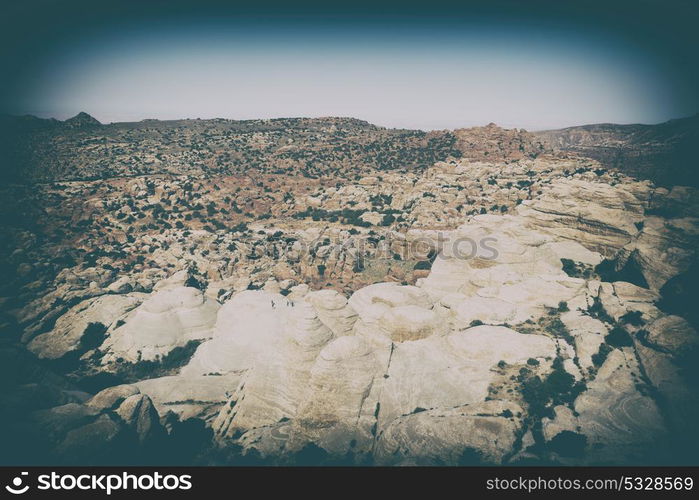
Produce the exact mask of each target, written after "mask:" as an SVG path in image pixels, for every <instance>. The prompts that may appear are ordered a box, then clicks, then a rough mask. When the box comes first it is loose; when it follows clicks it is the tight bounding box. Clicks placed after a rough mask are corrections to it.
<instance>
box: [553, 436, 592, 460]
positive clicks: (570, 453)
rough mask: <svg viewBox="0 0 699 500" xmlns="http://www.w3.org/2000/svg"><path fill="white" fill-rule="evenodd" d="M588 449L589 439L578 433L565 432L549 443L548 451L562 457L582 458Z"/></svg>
mask: <svg viewBox="0 0 699 500" xmlns="http://www.w3.org/2000/svg"><path fill="white" fill-rule="evenodd" d="M586 447H587V437H585V436H584V435H582V434H578V433H577V432H572V431H563V432H560V433H558V434H556V435H555V436H554V437H553V439H552V440H551V441H549V442H548V449H549V450H550V451H553V452H555V453H558V454H559V455H560V456H562V457H582V456H583V455H584V454H585V448H586Z"/></svg>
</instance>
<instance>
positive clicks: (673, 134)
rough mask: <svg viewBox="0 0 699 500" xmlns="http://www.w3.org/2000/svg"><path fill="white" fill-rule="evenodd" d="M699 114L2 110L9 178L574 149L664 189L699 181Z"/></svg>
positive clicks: (315, 166) (224, 170) (347, 165)
mask: <svg viewBox="0 0 699 500" xmlns="http://www.w3.org/2000/svg"><path fill="white" fill-rule="evenodd" d="M697 143H699V115H695V116H692V117H689V118H682V119H677V120H670V121H668V122H665V123H661V124H657V125H617V124H609V123H602V124H591V125H582V126H576V127H567V128H564V129H558V130H546V131H540V132H527V131H526V130H524V129H516V128H515V129H503V128H501V127H498V126H497V125H495V124H492V123H491V124H489V125H487V126H484V127H471V128H463V129H456V130H438V131H431V132H425V131H421V130H409V129H389V128H385V127H380V126H376V125H373V124H371V123H369V122H367V121H364V120H360V119H356V118H348V117H323V118H274V119H252V120H229V119H223V118H215V119H182V120H155V119H146V120H142V121H139V122H122V123H111V124H101V123H100V122H99V121H98V120H97V119H95V118H94V117H92V116H90V115H89V114H88V113H85V112H81V113H78V114H77V115H76V116H74V117H72V118H69V119H67V120H65V121H59V120H56V119H53V118H49V119H43V118H37V117H35V116H31V115H26V116H8V115H4V116H0V145H1V146H2V154H3V155H4V156H5V158H4V159H3V162H2V163H3V171H2V172H1V174H2V177H3V178H4V179H6V180H12V181H15V182H36V181H40V182H41V181H44V182H45V181H58V180H71V179H95V178H109V177H123V176H127V177H128V176H135V175H153V174H161V173H165V174H192V175H207V174H214V175H221V174H224V175H225V174H240V173H250V172H267V173H275V172H276V173H286V174H290V173H294V174H298V175H302V176H307V177H317V176H323V175H332V173H333V171H334V170H336V169H344V170H347V171H353V172H356V173H360V172H362V171H366V170H371V169H376V170H401V169H402V170H406V171H408V170H415V169H418V170H421V169H424V168H427V167H429V166H430V165H432V164H433V163H434V162H436V161H443V160H447V159H449V158H466V159H471V160H475V161H517V160H520V159H526V158H536V157H537V156H539V155H542V154H548V155H551V154H555V155H570V154H574V155H579V156H584V157H589V158H592V159H595V160H597V161H599V162H600V163H602V164H603V165H604V166H606V167H608V168H616V169H619V170H620V171H622V172H624V173H626V174H629V175H632V176H634V177H637V178H641V179H650V180H652V181H654V182H655V183H657V184H659V185H676V184H684V185H692V186H699V174H698V171H697V169H696V168H694V167H693V165H694V148H695V145H696V144H697Z"/></svg>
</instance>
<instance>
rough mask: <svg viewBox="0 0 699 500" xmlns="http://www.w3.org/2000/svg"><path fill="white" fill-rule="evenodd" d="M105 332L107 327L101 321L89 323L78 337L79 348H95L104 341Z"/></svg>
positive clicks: (86, 349)
mask: <svg viewBox="0 0 699 500" xmlns="http://www.w3.org/2000/svg"><path fill="white" fill-rule="evenodd" d="M106 332H107V327H106V326H105V325H103V324H102V323H99V322H97V323H89V324H88V325H87V327H85V330H84V331H83V335H82V337H81V338H80V348H81V350H82V351H89V350H90V349H96V348H97V347H99V346H101V345H102V342H104V334H105V333H106Z"/></svg>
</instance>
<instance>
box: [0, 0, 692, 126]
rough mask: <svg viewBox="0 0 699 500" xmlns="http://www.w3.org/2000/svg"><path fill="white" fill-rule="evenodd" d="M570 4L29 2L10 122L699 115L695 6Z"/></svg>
mask: <svg viewBox="0 0 699 500" xmlns="http://www.w3.org/2000/svg"><path fill="white" fill-rule="evenodd" d="M561 4H564V5H563V6H561ZM565 4H566V3H565V2H538V1H536V0H531V1H530V2H516V1H507V0H495V1H491V2H478V3H476V2H470V3H469V2H463V3H462V4H461V5H460V6H459V7H458V8H457V7H452V6H448V5H442V4H440V3H439V2H434V3H430V2H422V3H420V4H410V3H409V2H407V3H406V2H401V3H393V4H391V3H386V4H382V3H381V2H372V3H366V4H364V3H361V2H356V3H353V4H352V6H351V7H345V8H337V7H328V6H327V4H312V3H309V4H294V5H293V6H290V5H289V3H286V4H275V3H274V2H272V3H268V4H266V7H265V8H264V9H263V8H261V7H254V6H252V7H251V6H248V7H244V8H243V7H238V6H236V4H235V3H234V2H233V3H231V2H227V3H222V2H206V1H203V2H201V1H200V2H180V1H170V2H162V1H158V0H155V1H152V2H148V3H147V4H145V5H147V7H144V6H143V5H144V4H143V3H140V4H139V3H135V2H114V3H110V4H109V5H106V3H105V6H103V7H95V5H93V4H91V3H85V2H70V1H68V2H55V1H54V2H52V1H48V0H47V1H29V2H22V3H17V4H16V5H13V7H11V8H10V11H9V12H8V14H9V15H7V16H5V22H6V23H7V25H6V26H4V28H5V29H4V30H3V33H4V34H3V35H2V36H3V37H4V38H5V39H4V40H2V39H0V42H4V43H3V47H4V48H3V49H2V53H1V54H0V57H2V65H3V67H4V68H5V69H6V73H7V75H9V77H8V78H6V79H5V80H4V81H3V82H2V83H0V92H2V103H1V104H2V109H3V111H5V112H9V113H13V114H34V115H37V116H41V117H55V118H58V119H65V118H68V117H70V116H73V115H75V114H77V113H78V112H79V111H85V112H88V113H90V114H91V115H93V116H95V117H96V118H97V119H99V120H100V121H102V122H103V123H108V122H116V121H138V120H141V119H145V118H157V119H178V118H230V119H252V118H275V117H297V116H307V117H319V116H351V117H355V118H360V119H364V120H367V121H369V122H372V123H375V124H377V125H382V126H387V127H397V128H419V129H423V130H430V129H444V128H459V127H468V126H474V125H484V124H487V123H490V122H495V123H497V124H498V125H501V126H505V127H519V128H527V129H529V130H542V129H547V128H561V127H565V126H572V125H580V124H585V123H600V122H613V123H658V122H662V121H666V120H668V119H671V118H678V117H682V116H688V115H692V114H694V113H696V112H697V111H699V98H698V96H697V88H699V86H698V85H697V83H699V69H698V68H699V66H698V64H697V62H698V56H697V48H699V44H697V35H696V34H695V33H694V32H695V29H694V27H695V22H696V21H697V20H699V17H698V16H697V14H696V12H695V11H696V9H694V8H693V7H692V6H691V2H682V1H677V2H668V1H665V2H662V3H661V2H654V1H649V0H637V1H636V2H631V3H630V2H621V1H619V2H614V0H608V1H607V2H595V1H585V0H581V1H579V2H575V3H572V2H571V3H569V4H568V6H567V7H566V5H565ZM692 16H693V17H692ZM10 42H12V43H10Z"/></svg>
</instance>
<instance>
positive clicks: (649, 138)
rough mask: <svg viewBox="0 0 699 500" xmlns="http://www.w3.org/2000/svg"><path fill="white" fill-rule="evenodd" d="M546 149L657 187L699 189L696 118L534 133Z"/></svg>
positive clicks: (698, 137) (698, 138) (581, 127)
mask: <svg viewBox="0 0 699 500" xmlns="http://www.w3.org/2000/svg"><path fill="white" fill-rule="evenodd" d="M534 136H536V137H537V138H539V139H540V140H542V141H543V142H545V143H546V144H547V145H549V146H550V147H553V148H555V149H559V150H562V151H569V152H575V153H579V154H581V155H583V156H587V157H589V158H594V159H595V160H598V161H599V162H600V163H602V164H603V165H605V166H606V167H608V168H617V169H619V170H621V171H622V172H624V173H626V174H629V175H633V176H636V177H640V178H643V179H650V180H652V181H654V182H656V183H658V184H661V185H665V186H673V185H676V184H685V185H690V186H695V187H697V186H699V170H698V169H697V168H696V159H695V149H696V145H697V143H699V115H694V116H692V117H690V118H682V119H679V120H670V121H668V122H665V123H661V124H658V125H615V124H610V123H601V124H596V125H584V126H580V127H570V128H564V129H560V130H547V131H544V132H535V133H534Z"/></svg>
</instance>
